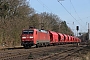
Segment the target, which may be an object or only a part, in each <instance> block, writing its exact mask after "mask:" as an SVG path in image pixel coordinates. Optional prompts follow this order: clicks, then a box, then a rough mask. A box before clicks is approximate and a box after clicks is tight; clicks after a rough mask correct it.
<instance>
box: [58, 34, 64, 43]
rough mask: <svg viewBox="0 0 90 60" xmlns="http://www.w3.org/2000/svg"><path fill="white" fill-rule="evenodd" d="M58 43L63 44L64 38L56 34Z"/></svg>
mask: <svg viewBox="0 0 90 60" xmlns="http://www.w3.org/2000/svg"><path fill="white" fill-rule="evenodd" d="M58 41H59V42H60V43H62V42H64V36H63V34H61V33H58Z"/></svg>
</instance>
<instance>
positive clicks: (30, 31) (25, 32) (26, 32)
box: [22, 30, 33, 34]
mask: <svg viewBox="0 0 90 60" xmlns="http://www.w3.org/2000/svg"><path fill="white" fill-rule="evenodd" d="M22 33H23V34H33V30H24V31H23V32H22Z"/></svg>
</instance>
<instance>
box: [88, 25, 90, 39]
mask: <svg viewBox="0 0 90 60" xmlns="http://www.w3.org/2000/svg"><path fill="white" fill-rule="evenodd" d="M88 40H90V26H89V23H88Z"/></svg>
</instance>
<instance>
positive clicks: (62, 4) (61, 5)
mask: <svg viewBox="0 0 90 60" xmlns="http://www.w3.org/2000/svg"><path fill="white" fill-rule="evenodd" d="M57 1H58V2H59V4H60V5H61V6H62V7H63V8H64V9H65V10H66V11H67V12H68V14H69V15H70V16H71V17H72V18H73V19H74V20H75V21H77V22H78V20H77V19H76V18H75V17H74V16H73V15H72V14H71V13H70V12H69V11H68V10H67V9H66V8H65V7H64V5H63V4H62V3H60V1H59V0H57ZM78 23H79V22H78ZM79 24H80V23H79ZM80 25H81V24H80ZM81 26H82V25H81ZM82 27H83V26H82Z"/></svg>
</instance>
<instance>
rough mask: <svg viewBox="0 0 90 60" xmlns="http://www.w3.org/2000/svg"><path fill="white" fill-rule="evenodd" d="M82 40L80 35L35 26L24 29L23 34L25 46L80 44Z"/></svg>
mask: <svg viewBox="0 0 90 60" xmlns="http://www.w3.org/2000/svg"><path fill="white" fill-rule="evenodd" d="M80 42H81V40H80V39H79V38H78V37H74V36H70V35H66V34H62V33H57V32H54V31H50V30H48V31H46V30H39V29H35V28H30V29H24V30H22V34H21V45H22V46H24V48H30V47H31V46H36V47H39V46H48V45H49V46H50V45H56V44H67V43H69V44H73V43H77V44H79V43H80Z"/></svg>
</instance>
